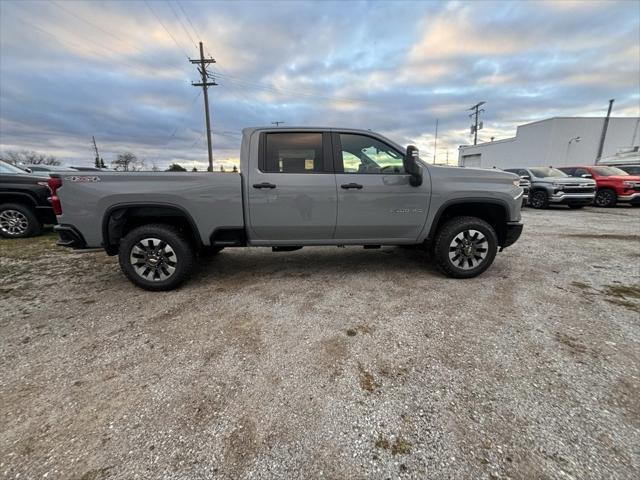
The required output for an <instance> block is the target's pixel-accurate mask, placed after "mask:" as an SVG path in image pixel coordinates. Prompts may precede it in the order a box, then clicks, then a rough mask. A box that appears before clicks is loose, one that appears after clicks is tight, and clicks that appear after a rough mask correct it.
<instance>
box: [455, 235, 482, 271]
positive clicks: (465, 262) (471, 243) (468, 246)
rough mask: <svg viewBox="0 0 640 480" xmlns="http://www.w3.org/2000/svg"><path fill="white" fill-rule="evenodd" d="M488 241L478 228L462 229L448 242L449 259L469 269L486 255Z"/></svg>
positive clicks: (464, 268) (475, 265)
mask: <svg viewBox="0 0 640 480" xmlns="http://www.w3.org/2000/svg"><path fill="white" fill-rule="evenodd" d="M488 251H489V243H488V241H487V238H486V237H485V236H484V235H483V234H482V232H479V231H478V230H463V231H462V232H460V233H459V234H458V235H456V236H455V237H453V240H451V243H450V244H449V261H450V262H451V263H452V264H453V265H455V266H456V267H458V268H462V269H463V270H470V269H472V268H476V267H477V266H479V265H480V264H481V263H482V262H483V261H484V259H485V258H486V256H487V253H488Z"/></svg>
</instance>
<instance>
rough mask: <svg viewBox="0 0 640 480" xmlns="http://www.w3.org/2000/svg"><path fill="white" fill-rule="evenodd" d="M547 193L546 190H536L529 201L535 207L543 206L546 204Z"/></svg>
mask: <svg viewBox="0 0 640 480" xmlns="http://www.w3.org/2000/svg"><path fill="white" fill-rule="evenodd" d="M545 196H546V194H545V193H544V192H534V194H533V195H532V196H531V198H530V199H529V203H530V204H531V206H532V207H533V208H542V207H543V206H544V200H545Z"/></svg>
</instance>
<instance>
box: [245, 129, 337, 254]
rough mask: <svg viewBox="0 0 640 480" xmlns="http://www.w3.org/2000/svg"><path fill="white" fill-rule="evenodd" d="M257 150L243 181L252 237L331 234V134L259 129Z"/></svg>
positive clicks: (297, 238)
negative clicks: (246, 189)
mask: <svg viewBox="0 0 640 480" xmlns="http://www.w3.org/2000/svg"><path fill="white" fill-rule="evenodd" d="M283 130H284V129H283ZM258 150H259V152H258V162H257V165H256V164H253V165H251V167H250V169H249V176H248V182H247V185H248V192H247V195H248V199H249V212H248V214H249V228H250V230H251V233H252V242H253V243H254V244H260V242H261V241H264V242H265V243H272V242H276V243H278V242H280V243H286V244H294V245H295V244H296V243H298V242H300V243H307V242H313V241H322V240H326V239H330V238H332V237H333V232H334V229H335V226H336V211H337V193H336V180H335V175H334V173H333V161H332V155H331V137H330V133H328V132H322V131H317V132H314V131H298V132H296V131H277V132H263V133H261V134H260V140H259V148H258Z"/></svg>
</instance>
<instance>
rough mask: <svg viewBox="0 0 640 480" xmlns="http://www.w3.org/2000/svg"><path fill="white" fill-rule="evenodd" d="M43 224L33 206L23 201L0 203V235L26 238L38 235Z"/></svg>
mask: <svg viewBox="0 0 640 480" xmlns="http://www.w3.org/2000/svg"><path fill="white" fill-rule="evenodd" d="M41 230H42V224H41V223H40V220H38V217H37V216H36V214H35V212H34V211H33V209H32V208H31V207H28V206H27V205H23V204H21V203H3V204H2V205H0V236H2V237H5V238H26V237H33V236H34V235H38V234H39V233H40V231H41Z"/></svg>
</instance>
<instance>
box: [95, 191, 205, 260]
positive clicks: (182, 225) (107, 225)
mask: <svg viewBox="0 0 640 480" xmlns="http://www.w3.org/2000/svg"><path fill="white" fill-rule="evenodd" d="M152 223H164V224H168V225H173V226H176V227H178V228H179V229H181V230H182V231H184V232H185V234H186V235H187V237H188V238H189V240H190V241H192V242H193V244H194V245H195V246H196V247H197V248H198V249H200V248H202V246H203V244H202V239H201V237H200V233H199V231H198V228H197V226H196V223H195V221H194V220H193V217H191V215H190V214H189V212H187V211H186V210H185V209H183V208H182V207H179V206H177V205H172V204H167V203H125V204H117V205H113V206H111V207H109V208H108V209H107V210H106V211H105V213H104V216H103V219H102V241H103V246H104V249H105V250H106V252H107V253H108V254H109V255H115V254H117V253H118V250H119V246H120V239H121V238H122V237H124V236H125V235H126V234H127V233H128V232H130V231H131V230H132V229H134V228H136V227H139V226H141V225H148V224H152Z"/></svg>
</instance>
